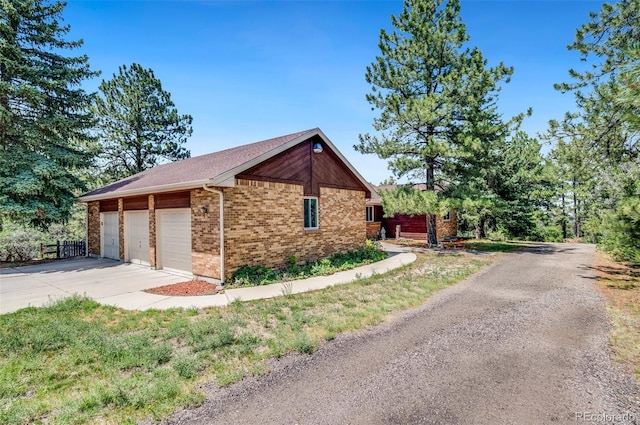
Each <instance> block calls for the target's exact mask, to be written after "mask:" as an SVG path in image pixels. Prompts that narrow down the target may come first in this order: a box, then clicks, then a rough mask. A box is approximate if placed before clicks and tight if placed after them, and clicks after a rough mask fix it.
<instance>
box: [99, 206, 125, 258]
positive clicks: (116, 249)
mask: <svg viewBox="0 0 640 425" xmlns="http://www.w3.org/2000/svg"><path fill="white" fill-rule="evenodd" d="M101 218H102V219H101V220H100V223H101V225H102V246H101V251H100V253H101V256H102V257H104V258H111V259H114V260H119V259H120V222H119V219H118V213H117V212H105V213H102V217H101Z"/></svg>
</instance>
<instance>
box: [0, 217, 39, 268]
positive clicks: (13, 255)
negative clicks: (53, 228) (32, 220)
mask: <svg viewBox="0 0 640 425" xmlns="http://www.w3.org/2000/svg"><path fill="white" fill-rule="evenodd" d="M43 240H44V235H43V234H42V233H41V232H39V231H38V230H35V229H31V228H28V227H23V226H19V225H17V224H8V225H5V226H4V229H3V230H2V232H0V261H9V262H11V261H27V260H31V259H32V258H35V257H37V256H38V253H39V251H40V243H41V242H42V241H43Z"/></svg>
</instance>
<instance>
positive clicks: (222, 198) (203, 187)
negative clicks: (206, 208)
mask: <svg viewBox="0 0 640 425" xmlns="http://www.w3.org/2000/svg"><path fill="white" fill-rule="evenodd" d="M202 189H204V190H206V191H207V192H211V193H216V194H218V196H219V197H218V199H219V204H220V283H224V193H223V192H222V191H221V190H218V189H214V188H212V187H209V186H207V183H204V184H203V185H202Z"/></svg>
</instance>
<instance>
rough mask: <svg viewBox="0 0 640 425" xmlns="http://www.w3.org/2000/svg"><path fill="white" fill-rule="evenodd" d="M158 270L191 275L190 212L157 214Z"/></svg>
mask: <svg viewBox="0 0 640 425" xmlns="http://www.w3.org/2000/svg"><path fill="white" fill-rule="evenodd" d="M157 229H158V231H157V236H158V241H157V246H158V268H160V269H165V270H170V271H175V272H180V273H188V274H191V271H192V270H191V210H190V209H166V210H158V212H157Z"/></svg>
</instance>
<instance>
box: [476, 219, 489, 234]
mask: <svg viewBox="0 0 640 425" xmlns="http://www.w3.org/2000/svg"><path fill="white" fill-rule="evenodd" d="M486 237H487V234H486V232H485V231H484V217H483V218H481V219H479V220H478V222H477V223H476V239H485V238H486Z"/></svg>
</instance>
